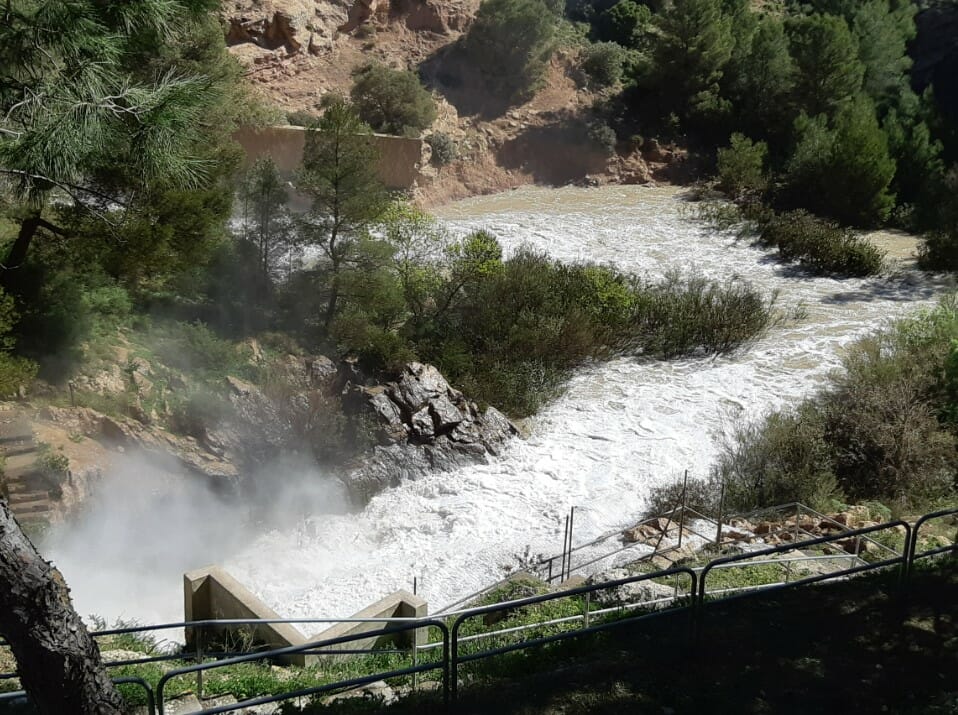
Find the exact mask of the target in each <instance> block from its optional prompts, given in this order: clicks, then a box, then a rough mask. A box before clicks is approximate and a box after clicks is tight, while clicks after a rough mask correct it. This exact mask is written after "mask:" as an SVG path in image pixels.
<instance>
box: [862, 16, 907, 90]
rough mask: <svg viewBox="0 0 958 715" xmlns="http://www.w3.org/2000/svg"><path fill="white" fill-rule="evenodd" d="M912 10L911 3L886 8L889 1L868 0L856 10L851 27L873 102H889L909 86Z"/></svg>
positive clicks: (866, 84) (865, 85)
mask: <svg viewBox="0 0 958 715" xmlns="http://www.w3.org/2000/svg"><path fill="white" fill-rule="evenodd" d="M915 11H916V8H915V5H914V4H912V3H904V4H902V5H901V6H900V7H899V8H897V9H893V8H889V3H888V0H868V1H867V2H863V3H862V4H861V5H860V6H859V7H858V8H857V9H856V10H855V14H854V16H853V17H852V20H851V27H852V31H853V32H854V33H855V36H856V37H857V38H858V57H859V59H860V60H861V61H862V64H863V65H864V67H865V77H864V84H863V88H864V90H865V91H866V92H867V93H868V95H869V96H870V97H871V98H872V99H873V100H874V101H875V102H884V101H888V100H889V99H891V98H894V97H896V96H897V95H899V94H900V93H901V92H902V91H905V90H907V88H908V70H909V69H910V68H911V58H910V57H909V56H908V52H907V44H908V42H909V41H911V40H912V39H914V37H915V22H914V16H915Z"/></svg>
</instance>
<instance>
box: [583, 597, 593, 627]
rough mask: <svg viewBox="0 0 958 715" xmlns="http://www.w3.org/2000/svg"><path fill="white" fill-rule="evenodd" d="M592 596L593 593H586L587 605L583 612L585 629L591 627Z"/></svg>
mask: <svg viewBox="0 0 958 715" xmlns="http://www.w3.org/2000/svg"><path fill="white" fill-rule="evenodd" d="M591 595H592V592H591V591H586V594H585V600H584V602H583V603H584V605H585V608H584V609H583V612H582V625H583V627H584V628H588V627H589V610H590V607H589V603H590V601H591V599H590V598H589V597H590V596H591Z"/></svg>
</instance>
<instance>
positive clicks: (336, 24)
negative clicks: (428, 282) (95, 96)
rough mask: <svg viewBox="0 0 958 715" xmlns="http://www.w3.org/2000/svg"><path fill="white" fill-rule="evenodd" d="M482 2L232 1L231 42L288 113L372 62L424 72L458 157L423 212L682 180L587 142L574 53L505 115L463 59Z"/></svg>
mask: <svg viewBox="0 0 958 715" xmlns="http://www.w3.org/2000/svg"><path fill="white" fill-rule="evenodd" d="M478 6H479V0H444V1H439V0H393V1H392V2H386V1H385V0H256V1H254V0H232V2H227V3H224V7H223V13H224V21H225V26H226V27H227V41H228V44H229V45H230V52H231V53H233V54H234V55H235V56H236V57H237V58H238V59H239V60H240V61H241V62H242V63H243V64H244V65H245V67H246V68H247V69H246V76H247V78H248V79H249V81H250V82H252V83H253V84H254V86H256V87H257V88H258V91H259V92H260V93H261V94H262V95H263V96H264V97H265V98H266V100H267V102H268V103H269V104H270V105H272V106H274V107H276V108H278V109H279V110H280V111H281V112H285V113H288V112H292V111H297V110H302V111H312V110H314V109H315V107H316V105H317V103H318V102H319V100H320V99H321V97H322V96H323V95H324V94H326V93H328V92H341V93H347V92H348V90H349V87H350V86H351V84H352V77H351V72H352V71H353V69H355V68H356V67H358V66H360V65H362V64H364V63H366V62H369V61H376V62H380V63H383V64H386V65H388V66H391V67H396V68H406V69H412V70H417V71H418V72H419V73H420V76H422V77H423V78H424V81H425V82H426V84H427V86H429V87H430V88H431V89H432V90H433V92H434V95H435V97H436V99H437V102H438V104H439V116H438V118H437V120H436V122H435V123H434V125H433V127H432V128H431V130H430V132H441V133H443V134H446V135H448V136H449V137H451V138H452V139H453V140H454V141H455V143H456V147H457V153H458V158H457V159H456V160H455V161H453V162H452V163H450V164H448V165H446V166H442V167H439V166H435V165H429V166H423V167H422V171H421V173H422V180H421V181H420V182H419V183H418V187H417V189H416V191H415V198H416V200H417V201H418V202H419V203H420V204H422V205H424V206H436V205H440V204H442V203H444V202H446V201H450V200H455V199H459V198H464V197H466V196H471V195H476V194H485V193H493V192H497V191H503V190H506V189H510V188H514V187H517V186H521V185H524V184H531V183H537V184H545V185H555V186H561V185H565V184H569V183H587V184H602V183H610V182H621V183H643V184H644V183H652V182H668V181H681V180H682V179H684V178H685V176H683V174H684V173H685V172H684V171H683V169H682V165H683V162H684V159H685V153H684V152H683V151H681V150H678V149H676V148H674V147H662V146H659V145H658V144H657V143H655V142H654V141H651V142H647V143H646V144H645V145H643V146H642V148H641V149H639V148H636V147H632V146H628V145H625V144H624V143H620V145H619V146H617V147H616V148H615V150H614V151H609V150H607V149H604V148H602V147H601V146H599V145H598V144H597V143H596V142H595V141H594V140H593V139H592V138H590V135H589V126H590V123H592V122H593V121H594V118H593V117H592V113H591V107H592V105H593V103H594V101H595V100H596V95H595V94H593V93H592V92H590V91H588V90H587V89H585V88H583V87H582V86H581V83H580V81H579V80H578V78H577V70H576V64H577V63H576V56H575V52H574V51H565V50H560V51H559V52H557V53H556V55H555V56H554V57H553V60H552V62H551V64H550V67H549V72H548V75H547V77H546V80H545V82H544V84H543V86H542V87H541V88H540V89H539V91H538V92H536V94H535V95H534V96H533V97H532V98H531V99H530V100H529V101H527V102H525V103H524V104H521V105H518V106H511V107H510V106H502V104H501V102H500V101H499V99H498V98H497V97H494V96H490V95H488V94H486V93H484V92H483V90H482V88H481V85H480V83H479V82H478V81H477V77H476V76H475V75H476V73H475V70H474V68H472V67H469V66H468V65H467V64H466V63H464V62H463V61H462V60H461V59H457V58H458V56H459V55H458V53H456V52H455V47H456V43H457V41H458V40H459V39H460V38H461V37H462V35H463V34H464V32H465V31H466V30H468V27H469V25H470V23H471V22H472V20H473V18H474V17H475V13H476V10H477V9H478Z"/></svg>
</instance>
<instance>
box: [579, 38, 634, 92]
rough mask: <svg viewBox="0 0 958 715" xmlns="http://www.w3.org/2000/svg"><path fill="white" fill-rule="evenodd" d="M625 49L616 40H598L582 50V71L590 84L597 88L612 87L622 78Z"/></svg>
mask: <svg viewBox="0 0 958 715" xmlns="http://www.w3.org/2000/svg"><path fill="white" fill-rule="evenodd" d="M624 61H625V51H624V50H623V49H622V48H621V47H620V46H619V45H617V44H616V43H614V42H597V43H595V44H594V45H589V46H588V47H586V48H585V50H584V51H583V52H582V71H583V72H585V74H586V77H588V79H589V84H590V85H592V86H593V87H597V88H600V89H602V88H605V87H612V86H613V85H616V84H618V83H619V81H621V79H622V63H623V62H624Z"/></svg>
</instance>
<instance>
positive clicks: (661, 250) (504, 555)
mask: <svg viewBox="0 0 958 715" xmlns="http://www.w3.org/2000/svg"><path fill="white" fill-rule="evenodd" d="M690 213H691V211H690V206H689V204H688V203H686V202H685V201H683V199H682V197H681V194H680V193H679V192H677V191H676V190H674V189H667V188H641V187H607V188H603V189H590V190H585V189H572V188H569V189H559V190H549V189H536V188H529V189H522V190H519V191H515V192H510V193H508V194H501V195H498V196H492V197H482V198H475V199H470V200H467V201H464V202H460V203H458V204H454V205H452V206H450V207H447V208H445V209H444V210H443V211H442V212H441V217H442V218H443V220H445V221H446V222H447V224H448V225H449V226H450V227H451V228H452V229H453V230H455V231H459V232H464V231H469V230H473V229H477V228H485V229H488V230H490V231H491V232H492V233H494V234H495V235H496V236H497V237H498V238H499V239H500V241H501V242H502V244H503V246H504V248H505V249H506V251H507V253H508V252H509V251H513V250H515V248H516V247H518V246H519V245H521V244H523V243H526V244H529V245H531V246H534V247H536V248H539V249H542V250H545V251H546V252H548V253H549V254H550V255H552V256H555V257H557V258H560V259H562V260H569V261H576V260H593V261H597V262H602V263H612V264H615V265H616V266H618V267H619V268H621V269H623V270H627V271H631V272H634V273H636V274H639V275H645V276H648V277H649V278H653V279H654V278H658V277H661V276H662V275H664V274H665V273H667V272H668V271H670V270H680V271H695V272H697V273H699V274H701V275H704V276H707V277H710V278H716V279H731V278H746V279H748V280H749V281H751V282H752V283H753V284H755V285H756V286H757V287H759V288H760V289H761V290H762V291H764V292H765V293H766V294H770V293H772V292H773V291H777V292H778V293H779V305H780V306H781V307H782V308H783V309H784V310H793V309H795V308H797V307H802V308H803V312H804V314H805V315H804V317H803V318H802V319H800V320H798V321H795V322H791V323H788V324H786V325H784V326H781V327H777V328H775V329H774V330H772V331H771V332H770V334H769V335H767V336H766V337H764V338H763V339H762V340H760V341H759V342H757V343H756V344H754V345H752V346H750V347H749V348H747V349H746V350H744V351H741V352H739V353H737V354H734V355H732V356H728V357H721V358H717V359H706V358H702V359H686V360H678V361H672V362H641V361H637V360H632V359H617V360H613V361H611V362H608V363H604V364H601V365H594V366H592V367H590V368H588V369H585V370H583V371H581V372H580V373H579V374H578V375H576V377H574V378H573V379H572V380H571V382H570V383H569V385H568V389H567V390H566V391H565V393H564V394H563V395H562V397H560V398H559V399H558V400H556V401H555V402H554V403H553V404H551V405H550V406H548V407H547V408H546V409H545V410H544V411H543V412H542V413H541V414H540V415H538V416H537V417H536V418H534V419H533V420H532V434H531V436H530V437H529V438H528V439H527V440H516V441H515V442H514V443H513V444H512V445H511V446H510V448H508V449H507V451H506V452H505V454H503V455H502V456H501V457H500V458H498V459H496V460H494V461H493V462H492V463H490V464H487V465H480V466H475V467H470V468H465V469H460V470H457V471H454V472H449V473H442V474H431V475H429V476H428V477H426V478H423V479H421V480H418V481H415V482H410V483H406V484H403V485H401V486H399V487H396V488H394V489H390V490H388V491H386V492H384V493H381V494H379V495H377V496H376V497H374V498H373V499H372V501H371V502H370V503H369V504H368V506H367V507H366V508H365V509H363V510H362V511H361V512H359V513H356V514H348V515H338V516H327V515H322V514H316V515H314V516H312V517H310V518H309V520H308V522H309V526H308V528H297V529H293V530H289V531H285V532H284V531H272V532H270V533H268V534H265V535H263V536H262V537H261V538H259V539H258V540H256V541H255V542H254V543H253V544H252V545H251V546H249V547H248V548H246V549H244V550H243V551H242V552H240V553H238V554H236V555H234V556H233V557H232V558H231V559H229V561H228V562H227V564H226V567H227V569H228V570H230V571H231V572H232V573H233V574H234V575H235V576H236V577H237V578H239V580H240V581H242V582H243V583H245V584H247V585H248V586H249V587H250V588H251V590H253V591H254V592H255V593H256V594H258V595H259V596H260V597H262V598H263V599H264V600H265V601H266V602H267V603H268V604H270V605H271V606H273V607H274V608H275V609H276V610H277V611H279V612H280V613H281V614H283V615H285V616H289V617H310V616H311V617H343V616H348V615H350V614H352V613H353V612H355V611H357V610H359V609H360V608H362V607H364V606H366V605H368V604H369V603H371V602H373V601H375V600H376V599H378V598H380V597H381V596H383V595H385V594H387V593H389V592H391V591H393V590H395V589H398V588H406V589H411V588H412V582H413V578H414V577H416V578H417V579H418V581H419V592H420V594H421V595H423V596H424V597H425V598H426V600H427V601H429V602H430V604H431V605H432V607H433V609H434V610H435V609H436V608H438V607H441V606H444V605H446V604H447V603H450V602H452V601H454V600H457V599H458V598H460V597H462V596H464V595H466V594H469V593H471V592H473V591H475V590H478V589H479V588H481V587H483V586H484V585H486V584H488V583H490V582H491V581H494V580H495V579H497V578H498V577H500V576H501V575H502V573H503V571H504V570H505V569H507V568H511V567H514V566H515V565H516V558H515V557H516V555H518V554H522V553H523V552H524V551H525V550H526V548H527V547H528V548H529V549H530V550H531V552H532V553H533V554H535V553H548V554H553V553H557V552H558V551H560V550H561V540H562V531H563V523H564V522H563V520H564V517H565V515H566V513H567V512H568V509H569V507H570V506H572V505H575V506H576V507H577V512H576V523H575V542H576V543H582V542H585V541H588V540H590V539H592V538H594V537H596V536H598V535H600V534H603V533H606V532H608V531H610V530H613V529H616V528H621V527H624V526H627V525H629V524H631V523H633V522H634V521H635V519H636V518H637V517H638V516H639V515H640V513H641V511H642V509H643V506H644V504H645V498H646V494H647V493H648V490H649V487H650V486H652V485H655V484H659V483H662V482H667V481H670V480H673V479H676V478H678V477H679V476H680V475H681V473H682V472H683V471H684V470H686V469H688V470H689V471H690V473H692V474H697V475H704V474H706V473H707V471H708V469H709V466H710V464H711V463H712V461H713V460H714V458H715V455H716V451H717V449H718V448H719V446H720V445H721V442H722V440H723V438H724V437H725V436H726V435H727V434H728V433H729V432H730V429H731V428H732V427H733V426H734V425H735V423H737V422H741V421H743V420H751V419H755V418H756V417H758V416H760V415H761V414H762V413H764V412H765V411H767V410H769V409H771V408H774V407H777V406H780V405H782V404H783V403H791V402H795V401H797V400H799V399H800V398H802V397H803V396H804V395H806V394H808V393H809V391H812V390H814V389H815V388H816V387H817V386H818V385H819V384H820V383H821V380H822V378H823V376H824V375H825V374H826V373H827V372H828V371H829V370H830V369H833V368H835V367H836V366H838V364H839V361H840V356H841V353H842V349H843V347H844V346H846V345H847V344H848V343H849V342H850V341H852V340H854V339H855V338H857V337H859V336H861V335H862V334H864V333H866V332H869V331H871V330H874V329H876V328H879V327H880V326H881V325H882V324H883V323H885V322H886V321H887V320H889V319H892V318H895V317H897V316H900V315H902V314H904V313H906V312H908V311H911V310H914V309H916V308H917V307H919V306H930V305H933V304H934V302H935V300H936V296H937V295H939V294H940V293H941V292H942V291H943V290H944V288H943V286H942V285H940V284H939V283H937V282H935V281H934V280H932V279H930V278H928V277H924V276H920V275H919V274H916V273H908V272H902V273H900V274H899V275H896V276H893V277H890V278H887V277H886V278H879V279H864V280H863V279H847V280H835V279H829V278H812V277H809V276H806V275H804V274H802V273H801V272H798V271H795V270H794V269H792V268H789V267H785V266H782V265H779V264H778V263H777V261H776V260H774V257H773V256H771V255H770V254H769V253H768V252H766V251H762V250H759V249H756V248H753V247H750V246H748V245H747V244H745V243H743V242H736V241H735V240H734V239H733V238H732V237H730V236H727V235H719V234H716V233H715V232H712V231H710V230H709V229H707V228H706V227H704V226H703V225H702V224H700V223H697V222H695V221H693V220H692V219H691V218H690Z"/></svg>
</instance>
